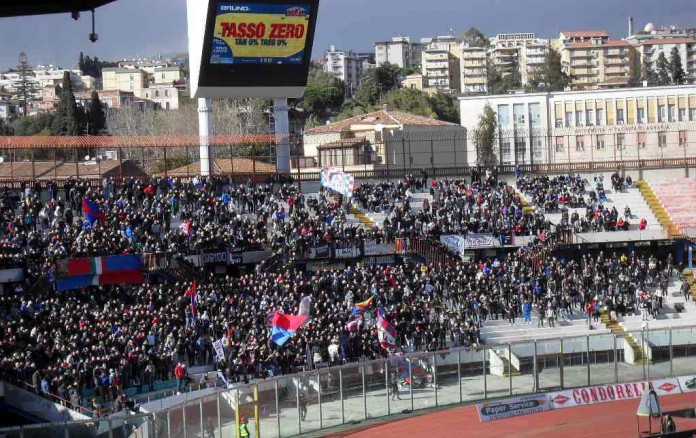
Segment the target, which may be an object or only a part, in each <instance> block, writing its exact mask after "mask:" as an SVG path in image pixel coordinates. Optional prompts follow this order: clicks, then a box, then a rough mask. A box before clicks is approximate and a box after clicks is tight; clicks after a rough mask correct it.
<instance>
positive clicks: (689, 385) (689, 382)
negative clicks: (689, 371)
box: [677, 375, 696, 393]
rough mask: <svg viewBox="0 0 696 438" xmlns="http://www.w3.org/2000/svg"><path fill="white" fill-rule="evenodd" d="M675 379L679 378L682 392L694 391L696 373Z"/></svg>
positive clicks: (695, 390) (695, 389) (695, 388)
mask: <svg viewBox="0 0 696 438" xmlns="http://www.w3.org/2000/svg"><path fill="white" fill-rule="evenodd" d="M677 380H679V386H680V387H681V390H682V392H684V393H686V392H696V375H693V376H685V377H678V378H677Z"/></svg>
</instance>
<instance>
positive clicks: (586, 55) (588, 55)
mask: <svg viewBox="0 0 696 438" xmlns="http://www.w3.org/2000/svg"><path fill="white" fill-rule="evenodd" d="M570 57H571V58H573V59H577V58H594V57H595V56H594V55H593V54H592V52H576V51H572V52H570Z"/></svg>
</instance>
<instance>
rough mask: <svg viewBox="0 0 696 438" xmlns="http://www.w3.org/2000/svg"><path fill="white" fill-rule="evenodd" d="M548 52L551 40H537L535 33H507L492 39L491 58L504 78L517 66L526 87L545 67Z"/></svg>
mask: <svg viewBox="0 0 696 438" xmlns="http://www.w3.org/2000/svg"><path fill="white" fill-rule="evenodd" d="M548 50H549V40H546V39H541V38H537V37H536V35H535V34H533V33H505V34H498V35H496V36H495V37H494V38H491V45H490V50H489V57H490V59H491V61H492V62H493V64H494V65H495V66H496V67H498V69H499V70H500V71H501V73H502V74H503V76H506V75H508V74H510V72H511V71H512V68H513V66H515V65H517V67H518V68H519V72H520V76H521V80H522V85H525V84H527V83H528V81H529V79H530V77H531V76H532V75H533V74H534V73H535V72H536V71H537V70H538V69H539V68H540V67H541V66H542V65H543V63H544V58H545V56H546V53H547V52H548Z"/></svg>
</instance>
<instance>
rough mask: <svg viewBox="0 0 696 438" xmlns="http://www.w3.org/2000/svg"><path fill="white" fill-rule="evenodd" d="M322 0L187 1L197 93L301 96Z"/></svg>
mask: <svg viewBox="0 0 696 438" xmlns="http://www.w3.org/2000/svg"><path fill="white" fill-rule="evenodd" d="M318 9H319V0H245V1H244V0H243V1H234V0H188V21H189V52H190V57H191V60H190V61H191V92H192V95H193V97H260V98H261V97H290V98H296V97H301V96H302V94H303V93H304V87H305V86H306V85H307V76H308V72H309V64H310V58H311V55H312V45H313V41H314V29H315V27H316V20H317V12H318Z"/></svg>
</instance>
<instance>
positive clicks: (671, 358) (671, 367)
mask: <svg viewBox="0 0 696 438" xmlns="http://www.w3.org/2000/svg"><path fill="white" fill-rule="evenodd" d="M669 375H670V376H674V346H673V345H672V328H671V327H670V329H669Z"/></svg>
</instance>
